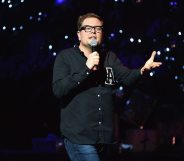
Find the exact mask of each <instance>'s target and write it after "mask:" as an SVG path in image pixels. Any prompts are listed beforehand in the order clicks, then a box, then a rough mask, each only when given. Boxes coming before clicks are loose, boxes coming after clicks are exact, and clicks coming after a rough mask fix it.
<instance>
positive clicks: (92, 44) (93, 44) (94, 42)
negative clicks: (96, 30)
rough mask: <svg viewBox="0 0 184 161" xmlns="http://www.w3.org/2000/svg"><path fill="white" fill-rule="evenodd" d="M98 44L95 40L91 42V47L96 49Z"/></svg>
mask: <svg viewBox="0 0 184 161" xmlns="http://www.w3.org/2000/svg"><path fill="white" fill-rule="evenodd" d="M97 44H98V43H97V40H96V39H94V38H93V39H92V40H91V42H90V46H91V47H96V46H97Z"/></svg>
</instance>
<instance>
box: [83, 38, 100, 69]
mask: <svg viewBox="0 0 184 161" xmlns="http://www.w3.org/2000/svg"><path fill="white" fill-rule="evenodd" d="M90 46H91V50H92V53H91V54H90V55H89V57H88V60H87V62H86V65H87V66H88V68H89V69H93V70H97V69H98V65H99V61H100V57H99V54H98V52H97V51H96V47H97V40H96V39H92V40H91V42H90Z"/></svg>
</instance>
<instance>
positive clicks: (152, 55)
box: [150, 51, 156, 61]
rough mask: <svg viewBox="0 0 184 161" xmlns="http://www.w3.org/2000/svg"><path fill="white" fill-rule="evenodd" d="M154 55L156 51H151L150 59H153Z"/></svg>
mask: <svg viewBox="0 0 184 161" xmlns="http://www.w3.org/2000/svg"><path fill="white" fill-rule="evenodd" d="M155 55H156V51H153V52H152V54H151V57H150V60H151V61H154V58H155Z"/></svg>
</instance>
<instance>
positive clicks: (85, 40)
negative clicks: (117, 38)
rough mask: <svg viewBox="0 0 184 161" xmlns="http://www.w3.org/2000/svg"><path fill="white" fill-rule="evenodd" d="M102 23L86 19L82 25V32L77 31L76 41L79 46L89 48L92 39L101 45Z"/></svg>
mask: <svg viewBox="0 0 184 161" xmlns="http://www.w3.org/2000/svg"><path fill="white" fill-rule="evenodd" d="M102 25H103V23H102V22H101V21H100V20H99V19H97V18H94V17H90V18H86V19H85V20H84V21H83V23H82V27H81V28H82V30H80V31H78V33H77V35H78V39H79V40H80V44H81V45H83V46H85V47H89V46H90V45H89V44H90V42H91V41H92V39H96V40H97V42H98V44H101V42H102V37H103V29H102Z"/></svg>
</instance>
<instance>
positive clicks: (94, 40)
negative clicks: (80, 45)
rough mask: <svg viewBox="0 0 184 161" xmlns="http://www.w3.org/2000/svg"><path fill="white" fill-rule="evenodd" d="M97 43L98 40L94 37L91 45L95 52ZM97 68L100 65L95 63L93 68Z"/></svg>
mask: <svg viewBox="0 0 184 161" xmlns="http://www.w3.org/2000/svg"><path fill="white" fill-rule="evenodd" d="M97 44H98V43H97V40H96V39H95V38H93V39H92V40H91V42H90V46H91V50H92V52H95V51H96V47H97ZM97 69H98V66H97V65H95V66H94V68H93V70H97Z"/></svg>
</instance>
